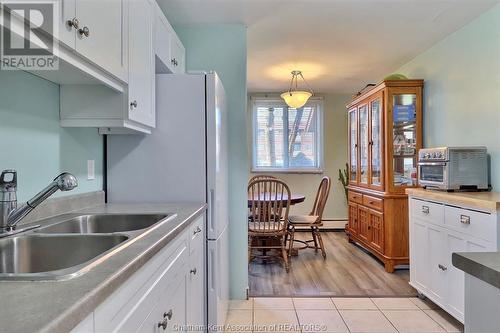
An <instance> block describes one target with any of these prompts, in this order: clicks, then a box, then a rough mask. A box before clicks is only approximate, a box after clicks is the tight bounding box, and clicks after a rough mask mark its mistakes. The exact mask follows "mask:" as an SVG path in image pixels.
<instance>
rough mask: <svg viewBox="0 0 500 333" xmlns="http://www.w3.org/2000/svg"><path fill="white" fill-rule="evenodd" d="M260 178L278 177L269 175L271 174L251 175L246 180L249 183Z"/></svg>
mask: <svg viewBox="0 0 500 333" xmlns="http://www.w3.org/2000/svg"><path fill="white" fill-rule="evenodd" d="M261 179H278V178H276V177H274V176H271V175H256V176H253V177H252V178H250V180H249V181H248V184H249V185H250V183H251V182H253V181H255V180H261Z"/></svg>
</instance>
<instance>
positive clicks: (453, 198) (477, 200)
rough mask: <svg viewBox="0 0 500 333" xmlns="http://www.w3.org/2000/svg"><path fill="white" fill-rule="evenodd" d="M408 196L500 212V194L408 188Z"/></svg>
mask: <svg viewBox="0 0 500 333" xmlns="http://www.w3.org/2000/svg"><path fill="white" fill-rule="evenodd" d="M406 194H408V195H411V196H415V197H418V198H422V199H428V200H436V201H444V202H447V203H450V204H454V205H457V206H465V207H468V208H473V209H474V208H475V209H480V210H487V211H490V212H495V211H500V193H499V192H445V191H436V190H424V189H422V188H408V189H406Z"/></svg>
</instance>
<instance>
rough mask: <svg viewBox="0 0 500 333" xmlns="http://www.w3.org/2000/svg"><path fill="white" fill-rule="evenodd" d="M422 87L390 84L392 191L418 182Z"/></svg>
mask: <svg viewBox="0 0 500 333" xmlns="http://www.w3.org/2000/svg"><path fill="white" fill-rule="evenodd" d="M421 91H422V90H421V88H409V87H405V88H389V92H388V99H387V101H385V102H386V103H387V108H388V113H387V121H386V124H387V127H386V128H387V133H386V136H387V141H386V145H387V147H386V149H387V150H386V154H387V157H388V158H387V160H386V161H387V163H388V165H387V169H388V170H389V173H388V174H387V181H386V186H387V189H388V191H389V192H396V193H404V191H405V188H406V187H411V186H415V185H417V151H418V150H419V149H420V148H421V147H422V137H421V135H420V133H422V120H421V118H422V112H421V110H422V94H421Z"/></svg>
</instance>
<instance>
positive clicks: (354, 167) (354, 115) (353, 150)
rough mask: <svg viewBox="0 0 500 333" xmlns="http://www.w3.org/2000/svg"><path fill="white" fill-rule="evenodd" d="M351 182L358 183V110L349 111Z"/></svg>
mask: <svg viewBox="0 0 500 333" xmlns="http://www.w3.org/2000/svg"><path fill="white" fill-rule="evenodd" d="M349 182H350V183H351V184H357V182H358V110H357V109H356V108H354V109H351V110H349Z"/></svg>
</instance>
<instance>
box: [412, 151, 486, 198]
mask: <svg viewBox="0 0 500 333" xmlns="http://www.w3.org/2000/svg"><path fill="white" fill-rule="evenodd" d="M418 169H419V170H418V171H419V173H418V174H419V175H418V181H419V185H420V186H422V187H424V188H435V189H440V190H447V191H456V190H488V189H489V187H488V157H487V153H486V147H440V148H425V149H420V151H419V153H418Z"/></svg>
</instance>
